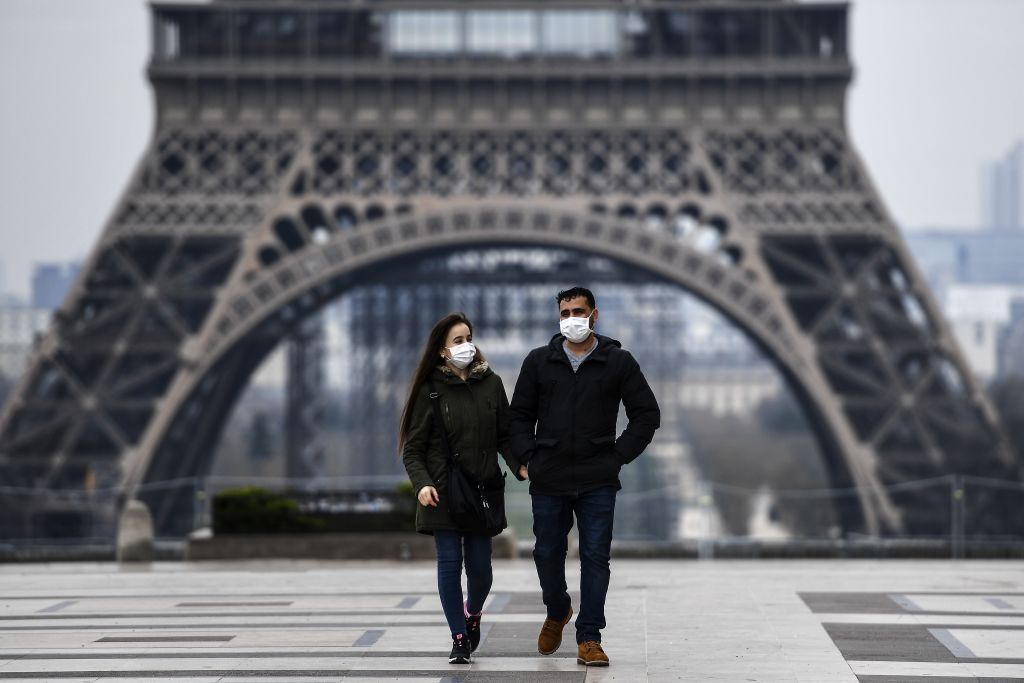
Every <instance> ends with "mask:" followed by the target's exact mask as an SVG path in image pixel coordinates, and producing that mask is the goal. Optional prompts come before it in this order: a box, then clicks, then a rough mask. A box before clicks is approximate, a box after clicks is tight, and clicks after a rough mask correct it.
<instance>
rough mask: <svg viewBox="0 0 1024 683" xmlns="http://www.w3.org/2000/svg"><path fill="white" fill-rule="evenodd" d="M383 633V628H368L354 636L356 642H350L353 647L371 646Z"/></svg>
mask: <svg viewBox="0 0 1024 683" xmlns="http://www.w3.org/2000/svg"><path fill="white" fill-rule="evenodd" d="M383 635H384V629H368V630H366V631H364V632H363V635H361V636H359V637H358V638H356V642H354V643H352V646H353V647H372V646H373V645H374V643H376V642H377V641H378V640H380V638H381V636H383Z"/></svg>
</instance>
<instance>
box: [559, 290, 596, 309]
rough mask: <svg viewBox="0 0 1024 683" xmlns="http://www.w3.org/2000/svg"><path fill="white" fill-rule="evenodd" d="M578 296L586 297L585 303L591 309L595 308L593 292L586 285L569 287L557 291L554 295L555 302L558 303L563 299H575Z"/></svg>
mask: <svg viewBox="0 0 1024 683" xmlns="http://www.w3.org/2000/svg"><path fill="white" fill-rule="evenodd" d="M578 296H583V297H586V298H587V305H588V306H590V309H591V310H594V309H595V308H597V300H596V299H594V293H593V292H591V291H590V290H589V289H587V288H586V287H571V288H569V289H566V290H564V291H561V292H559V293H558V295H557V296H556V297H555V303H556V304H560V303H562V302H563V301H569V300H570V299H575V298H576V297H578Z"/></svg>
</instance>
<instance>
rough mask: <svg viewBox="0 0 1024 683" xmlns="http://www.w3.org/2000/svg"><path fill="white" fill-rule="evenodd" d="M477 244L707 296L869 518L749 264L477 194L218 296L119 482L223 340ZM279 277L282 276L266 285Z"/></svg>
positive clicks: (868, 504)
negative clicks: (627, 270)
mask: <svg viewBox="0 0 1024 683" xmlns="http://www.w3.org/2000/svg"><path fill="white" fill-rule="evenodd" d="M278 217H280V216H278ZM275 220H276V218H275ZM480 246H552V247H559V248H570V249H575V250H578V251H583V252H588V253H592V254H596V255H601V256H605V257H608V258H612V259H614V260H617V261H620V262H623V263H626V264H629V265H631V266H634V267H637V268H639V269H641V270H644V271H646V272H649V273H651V274H652V275H654V276H656V277H658V278H660V279H663V280H664V281H666V282H669V283H673V284H677V285H679V286H680V287H682V288H683V289H685V290H687V291H689V292H691V293H692V294H694V295H695V296H697V297H699V298H700V299H702V300H704V301H706V302H707V303H709V304H710V305H711V306H713V307H714V308H716V309H717V310H718V311H720V312H721V313H722V314H723V315H725V316H726V317H727V318H729V319H730V320H731V321H732V322H733V323H735V324H736V325H737V326H738V327H740V328H741V329H742V330H743V331H744V332H745V333H746V334H747V335H748V336H749V337H750V338H751V339H752V340H753V341H754V342H755V344H756V345H757V346H759V347H760V348H761V349H762V350H763V351H764V352H765V353H766V354H767V355H768V356H769V357H770V358H771V359H772V360H773V361H774V362H775V364H776V365H777V366H778V367H779V368H780V370H781V371H782V373H783V375H784V377H785V378H786V380H787V382H788V383H789V384H790V386H791V387H792V388H793V389H794V391H795V394H796V396H797V397H798V400H799V402H800V403H801V405H802V406H803V408H804V410H805V411H806V413H807V414H808V417H809V423H810V424H811V425H812V426H813V428H814V430H815V432H816V434H817V436H818V439H819V442H820V443H821V445H822V448H823V451H824V452H825V453H826V456H827V457H828V459H829V463H828V467H829V470H830V475H831V476H832V477H833V479H834V480H835V479H838V480H840V481H844V482H849V483H851V484H855V485H856V486H857V489H858V498H859V502H860V517H861V519H862V520H863V522H864V524H865V525H866V526H867V528H869V529H874V528H877V524H878V514H879V511H878V507H879V501H878V499H877V491H876V488H875V486H873V484H876V483H877V482H873V481H871V480H870V478H869V477H868V476H867V475H866V474H865V472H864V471H863V470H861V469H858V467H857V463H856V462H852V461H851V458H850V457H849V456H848V455H847V453H848V452H849V450H848V449H844V448H842V447H841V446H840V444H842V443H843V427H844V425H842V424H837V423H836V418H835V417H834V416H833V417H830V416H829V415H828V414H827V413H826V412H824V411H823V410H821V409H820V406H821V405H823V404H824V401H823V399H824V398H825V397H824V396H823V395H822V394H821V387H822V386H823V385H822V384H821V383H820V382H817V381H816V378H815V376H814V375H815V373H816V368H815V367H814V366H811V365H808V363H806V362H805V360H804V358H803V357H802V356H801V354H800V352H799V346H798V342H797V341H796V338H795V337H794V336H793V335H791V334H790V332H789V330H788V322H787V318H786V315H785V312H784V311H782V310H779V307H778V306H777V305H775V304H773V302H772V301H770V300H769V299H767V298H766V297H764V296H762V295H760V294H759V293H758V291H757V276H756V274H755V273H754V271H752V270H749V269H746V268H743V267H742V266H736V265H724V264H722V263H720V262H718V261H717V260H716V259H715V258H714V256H713V255H710V254H708V253H705V252H701V251H698V250H696V249H694V248H692V247H690V246H687V245H685V244H682V243H681V242H680V241H679V240H678V239H676V238H674V237H672V236H670V235H665V234H657V233H654V232H650V231H644V230H638V229H637V228H636V227H635V226H628V225H623V224H622V223H621V222H620V221H619V220H617V219H615V218H613V217H608V216H601V215H588V214H584V213H581V212H578V211H566V210H564V209H561V210H559V209H551V208H547V207H544V208H527V207H526V206H525V204H522V205H516V204H513V203H510V202H483V203H481V204H480V205H478V206H475V207H473V208H468V209H467V208H463V209H458V208H455V209H451V208H450V209H447V210H443V211H436V212H431V213H423V214H419V215H416V214H412V215H405V216H399V217H391V218H388V219H386V220H383V221H381V222H379V223H378V224H376V225H374V226H367V227H365V228H361V229H359V230H353V231H351V232H348V233H337V234H335V235H333V236H332V237H331V239H330V240H328V241H327V242H325V243H321V244H319V245H316V247H309V248H305V249H301V250H299V251H296V252H294V253H292V254H289V255H287V256H286V257H285V258H282V259H281V260H279V261H277V262H275V263H274V264H272V265H271V266H269V267H267V268H265V269H263V270H262V271H260V272H259V274H258V275H257V276H256V277H255V278H253V279H252V280H251V281H250V282H249V283H248V284H249V286H248V287H247V288H246V290H245V292H244V293H242V294H240V295H237V296H235V297H233V298H231V299H226V300H223V301H221V302H220V304H219V305H218V307H217V309H216V311H215V314H214V315H211V316H210V320H209V321H208V325H209V326H210V327H208V328H207V332H206V333H204V334H203V335H198V336H197V337H196V338H195V339H193V340H192V343H191V344H190V345H188V346H187V348H186V349H185V350H184V352H183V356H184V358H185V360H186V366H187V367H188V368H189V371H188V372H187V373H186V374H184V375H183V376H179V378H178V381H179V382H180V385H178V386H176V387H175V388H174V390H172V391H171V392H169V393H168V396H169V397H171V396H173V397H178V398H177V401H176V402H175V404H173V405H171V406H168V408H169V409H168V410H164V411H161V416H162V417H163V418H164V422H163V423H159V424H155V425H153V426H152V428H151V430H150V431H148V432H147V438H146V440H145V441H144V443H143V444H141V447H140V448H139V449H137V450H136V451H135V453H134V455H135V457H136V458H137V461H136V462H134V463H132V466H131V467H126V468H125V469H126V484H127V485H128V487H129V490H131V491H134V490H135V488H136V487H137V486H138V485H139V484H141V483H142V482H143V481H146V480H147V478H148V472H150V471H152V470H153V469H154V468H155V466H156V465H157V464H158V463H156V462H153V460H154V458H155V457H156V456H155V454H157V453H160V452H161V450H162V449H160V445H161V443H162V441H163V440H164V438H165V437H166V434H167V431H168V429H169V428H170V426H171V424H172V423H173V420H174V419H175V417H176V416H177V414H178V413H179V411H180V410H181V409H182V407H183V406H184V405H185V404H186V402H187V401H188V400H189V397H190V396H192V395H193V394H194V392H195V391H196V389H197V387H198V386H199V385H200V383H201V382H202V380H203V378H204V377H206V376H207V375H208V374H209V373H210V372H211V371H212V370H213V368H214V367H215V366H216V365H217V364H218V362H220V361H221V360H223V359H224V358H225V357H226V356H227V355H228V354H229V353H230V352H231V351H232V350H233V349H237V348H239V347H240V346H242V345H244V344H246V342H247V339H248V338H249V336H250V335H251V334H252V333H253V331H254V330H256V329H257V328H259V327H260V326H261V325H263V324H264V323H266V322H268V321H270V320H272V319H273V318H274V316H286V317H287V318H289V319H290V320H291V321H292V322H293V323H294V322H297V321H298V320H299V319H301V318H302V317H304V316H306V315H309V314H311V313H312V312H314V311H315V310H317V309H319V308H320V307H321V306H322V305H323V304H325V303H326V302H327V301H329V300H330V299H333V298H334V297H336V296H337V292H334V293H333V294H331V296H329V297H326V298H318V297H317V296H310V294H311V293H314V292H317V291H318V290H319V291H331V287H329V283H331V282H332V281H337V280H339V279H344V278H354V279H355V280H358V278H359V274H360V273H361V272H365V270H366V269H368V268H372V267H374V266H376V265H380V264H382V263H385V262H387V261H391V260H395V259H400V258H403V257H408V256H411V255H415V254H423V253H427V252H437V251H444V250H447V249H452V248H458V247H480ZM282 282H287V283H288V284H287V285H286V286H279V287H276V288H275V287H274V286H273V285H274V284H275V283H277V284H280V283H282ZM200 339H202V340H203V343H202V346H201V347H200V346H199V340H200ZM837 469H842V472H841V473H838V472H837V471H836V470H837ZM837 475H838V476H837Z"/></svg>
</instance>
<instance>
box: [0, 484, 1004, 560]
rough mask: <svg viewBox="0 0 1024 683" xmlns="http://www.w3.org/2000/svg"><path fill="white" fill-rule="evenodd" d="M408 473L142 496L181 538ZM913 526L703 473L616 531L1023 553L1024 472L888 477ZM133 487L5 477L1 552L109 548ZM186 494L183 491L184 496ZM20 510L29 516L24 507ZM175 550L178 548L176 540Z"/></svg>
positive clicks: (819, 494)
mask: <svg viewBox="0 0 1024 683" xmlns="http://www.w3.org/2000/svg"><path fill="white" fill-rule="evenodd" d="M403 481H405V480H404V478H403V477H400V476H397V475H396V476H392V475H387V476H363V477H337V478H317V479H286V478H253V477H218V476H210V477H204V478H189V479H178V480H173V481H164V482H153V483H148V484H145V485H143V486H142V487H141V488H140V489H139V491H138V496H139V497H140V498H141V499H144V500H149V501H151V507H152V502H153V501H161V500H165V499H167V498H169V497H170V498H174V499H175V501H176V505H177V507H175V508H174V512H175V513H176V515H177V517H176V520H177V521H178V522H179V523H178V524H177V527H178V528H180V529H183V533H181V534H177V535H165V536H163V537H159V536H158V539H157V541H158V543H162V544H164V545H165V546H167V547H173V546H175V544H177V546H179V547H180V546H181V544H182V541H183V536H185V535H187V533H188V532H189V531H190V530H196V529H202V528H209V527H211V522H212V512H211V511H212V505H211V502H212V500H213V497H214V496H216V494H217V493H218V492H220V491H223V490H225V489H232V488H237V487H241V486H257V487H262V488H265V489H268V490H271V491H277V492H286V491H302V492H304V493H307V494H308V493H315V492H318V491H319V492H324V493H325V494H326V493H342V492H345V493H353V492H365V493H367V494H368V495H372V493H374V492H382V491H388V492H393V491H395V489H396V487H398V486H399V485H400V484H401V483H402V482H403ZM509 482H510V484H509V487H508V490H507V495H506V508H507V516H508V520H509V525H510V526H511V528H512V529H513V530H514V531H515V533H516V536H517V537H518V538H519V539H521V540H522V541H523V542H524V543H526V542H529V540H530V539H531V538H532V515H531V499H530V495H529V493H528V490H527V484H526V482H517V481H514V480H512V479H511V477H510V478H509ZM886 490H887V493H888V494H889V497H890V499H891V500H892V501H893V502H894V503H895V504H896V506H897V508H898V510H899V512H900V514H901V515H902V516H903V519H904V521H905V523H906V524H907V528H909V529H910V530H911V531H910V532H909V533H904V534H898V533H896V534H894V533H887V534H884V535H881V536H872V535H869V534H865V533H864V532H863V531H850V530H849V529H847V528H846V526H845V525H846V524H847V523H848V521H849V520H851V519H856V518H857V515H859V513H860V508H859V506H860V496H859V495H858V492H857V490H856V489H788V490H780V489H774V490H773V489H769V488H766V487H761V488H747V487H741V486H735V485H730V484H724V483H719V482H710V481H702V482H696V483H692V482H690V483H684V484H681V485H666V486H662V487H658V488H649V489H643V490H631V489H623V490H622V491H620V492H619V494H618V497H617V500H616V512H615V543H616V546H617V548H618V549H619V551H620V552H623V553H632V554H636V555H652V554H657V555H662V556H664V555H680V556H695V557H712V556H737V557H739V556H777V557H783V556H805V557H806V556H808V555H821V556H857V555H862V556H875V557H877V556H901V555H902V556H922V555H924V556H933V557H952V558H962V557H968V556H980V555H985V556H1000V555H1002V556H1010V555H1013V556H1024V482H1017V481H1005V480H998V479H986V478H982V477H971V476H964V475H947V476H942V477H936V478H931V479H924V480H918V481H909V482H904V483H901V484H897V485H893V486H889V487H887V489H886ZM124 495H125V492H124V491H123V490H120V489H117V488H107V489H94V490H91V491H68V490H46V491H41V490H37V489H24V488H15V487H9V486H0V510H3V511H4V515H3V520H2V521H0V524H2V525H3V526H0V560H2V559H3V558H4V557H15V556H17V555H18V553H19V552H21V551H25V550H26V549H29V550H31V549H40V548H49V549H51V550H52V551H53V554H54V555H55V556H59V555H60V554H61V552H62V551H68V553H69V554H72V553H71V551H72V550H74V549H78V550H85V551H88V552H87V553H86V554H88V553H92V554H93V555H95V556H97V557H102V556H107V555H110V554H111V553H112V552H113V548H114V543H115V539H116V534H117V515H118V512H117V511H118V510H119V506H120V505H121V504H122V503H123V499H124ZM182 501H184V503H182ZM19 518H20V519H22V520H24V521H23V522H21V523H18V522H14V523H12V520H16V519H19ZM168 556H173V552H171V553H169V555H168Z"/></svg>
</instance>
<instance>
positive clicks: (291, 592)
mask: <svg viewBox="0 0 1024 683" xmlns="http://www.w3.org/2000/svg"><path fill="white" fill-rule="evenodd" d="M434 572H435V568H434V565H433V563H432V562H407V563H399V562H355V561H350V562H315V561H302V562H289V561H275V562H267V561H260V562H201V563H154V564H150V565H138V566H118V565H116V564H103V563H73V564H72V563H67V564H63V563H62V564H37V565H28V564H16V565H0V681H2V682H6V681H19V680H22V681H40V680H46V681H60V682H62V683H63V682H67V681H89V682H90V683H95V682H96V681H119V682H121V683H124V682H125V681H146V682H147V683H153V682H154V681H172V680H173V681H191V682H193V683H195V682H197V681H203V682H213V681H224V682H230V683H241V682H244V681H260V682H261V683H280V682H283V681H306V680H334V681H345V682H346V683H353V682H358V681H413V680H418V681H422V680H430V681H439V682H440V681H444V682H449V681H473V682H477V681H482V682H490V681H495V682H497V681H538V682H546V681H550V682H553V683H560V682H563V681H573V682H583V681H588V682H589V681H644V680H650V681H824V682H828V681H857V680H860V681H879V682H881V681H926V680H927V681H936V680H940V681H941V680H947V681H967V680H971V681H976V680H981V681H996V680H1024V562H1013V561H1005V562H1004V561H968V562H964V561H961V562H951V561H870V560H848V561H844V560H819V561H811V560H799V561H786V560H779V561H707V562H697V561H686V560H613V563H612V584H611V589H610V591H609V596H608V603H607V609H606V614H607V620H608V628H607V629H606V630H605V631H604V645H605V649H606V651H607V652H608V654H609V656H610V658H611V660H612V665H611V666H610V667H609V668H607V669H589V670H588V669H587V668H585V667H583V666H580V665H578V664H577V663H576V658H575V639H574V631H573V628H572V626H571V625H570V626H569V627H568V628H567V629H566V634H565V641H563V645H562V648H561V649H560V650H559V651H558V652H557V653H556V654H554V655H552V656H550V657H544V656H541V655H539V654H538V653H537V652H536V637H537V630H538V628H539V625H540V623H541V621H542V620H543V618H544V608H543V604H542V603H541V600H540V596H539V591H538V589H537V585H536V573H535V571H534V568H533V565H532V563H531V562H530V561H529V560H527V559H519V560H501V561H495V577H494V588H493V589H492V594H491V596H490V598H489V599H488V602H487V604H486V605H485V619H484V632H483V642H482V643H481V646H480V649H479V650H478V652H477V653H476V654H475V655H474V661H473V663H472V664H471V665H469V666H455V665H449V664H448V663H447V652H448V649H449V647H450V640H449V636H448V630H447V627H446V625H445V623H444V617H443V615H442V612H441V607H440V603H439V601H438V598H437V594H436V591H435V585H436V579H435V573H434ZM568 579H569V584H570V587H571V590H572V591H573V603H574V606H578V604H579V596H578V590H576V589H577V588H578V585H579V570H578V565H577V566H576V567H573V565H572V562H571V561H570V570H569V572H568Z"/></svg>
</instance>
